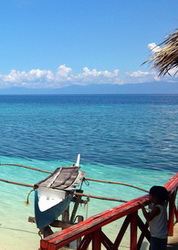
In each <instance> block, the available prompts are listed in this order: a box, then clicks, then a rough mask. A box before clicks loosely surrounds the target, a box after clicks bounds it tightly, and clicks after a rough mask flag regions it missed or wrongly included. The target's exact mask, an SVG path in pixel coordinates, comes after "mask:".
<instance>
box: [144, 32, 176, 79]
mask: <svg viewBox="0 0 178 250" xmlns="http://www.w3.org/2000/svg"><path fill="white" fill-rule="evenodd" d="M159 46H160V49H159V50H157V51H156V52H154V55H153V56H152V57H150V58H149V59H148V60H147V61H145V62H144V63H146V62H150V63H151V64H152V65H153V67H154V68H157V69H158V70H159V76H161V75H163V76H164V75H166V74H170V73H169V71H170V70H171V69H177V70H176V71H175V74H177V73H178V29H176V31H175V32H174V33H172V34H170V35H169V36H168V37H167V38H166V39H165V40H164V41H163V42H162V43H161V44H159ZM161 46H162V47H161Z"/></svg>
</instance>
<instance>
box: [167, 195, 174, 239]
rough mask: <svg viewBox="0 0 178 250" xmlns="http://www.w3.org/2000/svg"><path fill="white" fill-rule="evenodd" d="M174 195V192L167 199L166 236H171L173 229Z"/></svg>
mask: <svg viewBox="0 0 178 250" xmlns="http://www.w3.org/2000/svg"><path fill="white" fill-rule="evenodd" d="M175 195H176V192H173V193H171V194H170V197H169V225H168V235H169V236H172V235H173V229H174V215H175V212H176V211H175V210H176V208H175Z"/></svg>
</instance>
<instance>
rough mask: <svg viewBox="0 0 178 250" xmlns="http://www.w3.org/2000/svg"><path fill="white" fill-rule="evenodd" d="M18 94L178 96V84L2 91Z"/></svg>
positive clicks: (148, 83)
mask: <svg viewBox="0 0 178 250" xmlns="http://www.w3.org/2000/svg"><path fill="white" fill-rule="evenodd" d="M4 94H6V95H17V94H23V95H24V94H178V83H175V82H174V83H173V82H147V83H137V84H124V85H118V84H93V85H88V86H79V85H73V86H68V87H64V88H55V89H53V88H40V89H37V88H36V89H35V88H22V87H13V88H8V89H7V88H6V89H0V95H4Z"/></svg>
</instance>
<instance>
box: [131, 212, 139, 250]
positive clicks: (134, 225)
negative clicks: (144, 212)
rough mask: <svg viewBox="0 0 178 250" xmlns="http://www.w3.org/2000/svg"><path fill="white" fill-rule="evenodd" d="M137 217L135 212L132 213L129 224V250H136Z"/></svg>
mask: <svg viewBox="0 0 178 250" xmlns="http://www.w3.org/2000/svg"><path fill="white" fill-rule="evenodd" d="M137 216H138V212H137V211H136V212H134V213H132V218H131V223H130V250H137Z"/></svg>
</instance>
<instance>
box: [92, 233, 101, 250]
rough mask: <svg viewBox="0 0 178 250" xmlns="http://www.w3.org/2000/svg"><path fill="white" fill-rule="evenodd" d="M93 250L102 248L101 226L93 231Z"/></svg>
mask: <svg viewBox="0 0 178 250" xmlns="http://www.w3.org/2000/svg"><path fill="white" fill-rule="evenodd" d="M92 250H101V228H100V229H98V230H96V231H94V232H93V240H92Z"/></svg>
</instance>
